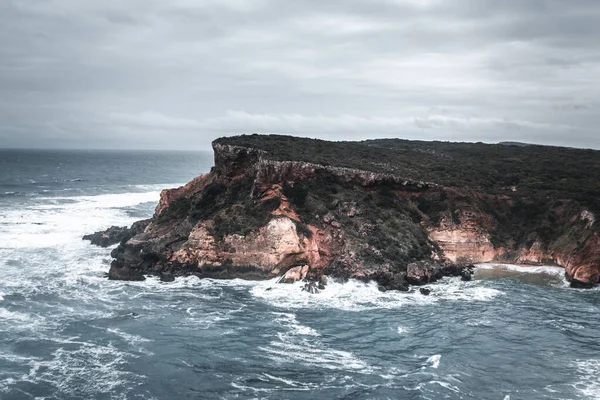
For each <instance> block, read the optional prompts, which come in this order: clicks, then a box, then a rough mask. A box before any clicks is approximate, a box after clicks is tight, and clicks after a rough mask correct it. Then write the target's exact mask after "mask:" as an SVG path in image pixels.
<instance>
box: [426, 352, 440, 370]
mask: <svg viewBox="0 0 600 400" xmlns="http://www.w3.org/2000/svg"><path fill="white" fill-rule="evenodd" d="M441 359H442V356H441V355H440V354H435V355H433V356H431V357H429V358H428V359H427V362H428V363H429V364H430V366H431V368H436V369H437V368H438V367H439V366H440V360H441Z"/></svg>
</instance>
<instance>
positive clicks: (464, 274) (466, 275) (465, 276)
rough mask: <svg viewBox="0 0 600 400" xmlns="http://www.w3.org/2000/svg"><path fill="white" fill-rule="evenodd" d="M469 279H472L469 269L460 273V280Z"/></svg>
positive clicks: (466, 280) (467, 280)
mask: <svg viewBox="0 0 600 400" xmlns="http://www.w3.org/2000/svg"><path fill="white" fill-rule="evenodd" d="M471 279H473V278H472V272H469V271H463V272H462V273H461V274H460V280H461V281H463V282H469V281H470V280H471Z"/></svg>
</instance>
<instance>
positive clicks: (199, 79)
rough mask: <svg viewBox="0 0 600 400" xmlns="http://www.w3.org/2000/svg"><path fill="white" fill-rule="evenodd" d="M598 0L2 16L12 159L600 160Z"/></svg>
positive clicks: (143, 1)
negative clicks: (579, 155)
mask: <svg viewBox="0 0 600 400" xmlns="http://www.w3.org/2000/svg"><path fill="white" fill-rule="evenodd" d="M599 126H600V2H599V1H598V0H569V1H566V0H526V1H525V0H502V1H500V0H294V1H287V0H169V1H164V0H126V1H124V0H121V1H117V0H85V1H82V0H3V1H0V148H2V147H4V148H10V147H20V148H33V147H35V148H109V149H110V148H127V149H129V148H139V149H199V150H202V149H209V146H210V142H211V141H212V140H214V139H215V138H217V137H220V136H226V135H234V134H242V133H254V132H257V133H282V134H291V135H299V136H308V137H318V138H323V139H328V140H361V139H367V138H378V137H398V138H406V139H422V140H444V141H474V142H476V141H482V142H490V143H493V142H498V141H521V142H529V143H540V144H551V145H562V146H573V147H587V148H596V149H600V131H599V129H598V127H599Z"/></svg>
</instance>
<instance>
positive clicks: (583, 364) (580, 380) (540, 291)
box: [0, 150, 600, 400]
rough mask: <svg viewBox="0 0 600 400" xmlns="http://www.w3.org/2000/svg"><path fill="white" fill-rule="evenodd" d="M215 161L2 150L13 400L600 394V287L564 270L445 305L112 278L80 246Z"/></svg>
mask: <svg viewBox="0 0 600 400" xmlns="http://www.w3.org/2000/svg"><path fill="white" fill-rule="evenodd" d="M211 165H212V155H211V154H210V153H201V152H196V153H191V152H189V153H187V152H185V153H184V152H171V153H169V152H128V151H116V152H108V151H26V150H0V399H2V400H12V399H45V400H69V399H500V400H506V399H513V400H516V399H600V380H599V377H600V341H599V340H598V339H599V332H600V319H599V318H598V316H599V315H600V291H598V290H574V289H570V288H568V285H567V283H566V282H565V280H564V278H563V273H562V270H561V269H560V268H556V267H536V268H526V267H517V266H493V265H485V266H480V267H479V268H478V269H477V271H476V274H475V279H474V280H473V281H471V282H461V281H460V280H458V279H456V278H454V279H452V278H445V279H443V280H442V281H441V282H439V283H436V284H431V285H428V286H427V287H428V288H430V289H431V290H432V293H431V295H430V296H423V295H421V294H420V293H419V291H418V290H414V289H413V290H411V292H409V293H395V292H386V293H381V292H379V291H378V290H377V288H376V286H375V285H374V284H364V283H360V282H355V281H350V282H348V283H346V284H336V283H334V284H331V285H329V286H328V287H327V288H326V289H325V290H324V291H322V292H321V293H319V294H316V295H311V294H308V293H306V292H302V291H301V289H300V284H294V285H276V284H275V282H274V281H263V282H247V281H242V280H229V281H216V280H208V279H205V280H200V279H198V278H195V277H190V278H185V279H184V278H179V279H177V280H176V281H175V282H171V283H161V282H159V281H158V280H157V279H155V278H150V279H148V280H146V281H144V282H116V281H108V280H107V279H106V278H105V273H106V272H107V271H108V268H109V264H110V251H111V249H102V248H99V247H95V246H92V245H90V244H89V243H88V242H85V241H83V240H81V237H82V236H83V235H84V234H88V233H93V232H95V231H97V230H100V229H104V228H107V227H109V226H111V225H120V226H124V225H129V224H131V223H133V222H134V221H136V220H139V219H143V218H147V217H150V216H151V215H152V213H153V210H154V207H155V206H156V203H157V202H158V199H159V193H160V190H161V189H163V188H169V187H176V186H179V185H181V184H183V183H185V182H187V181H188V180H190V179H191V178H193V177H195V176H197V175H199V174H200V173H204V172H208V171H209V170H210V167H211ZM268 289H269V290H268Z"/></svg>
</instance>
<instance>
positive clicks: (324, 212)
mask: <svg viewBox="0 0 600 400" xmlns="http://www.w3.org/2000/svg"><path fill="white" fill-rule="evenodd" d="M287 141H290V142H291V143H292V144H294V145H298V144H300V145H301V147H298V149H301V150H298V152H299V155H297V154H296V153H291V151H292V149H291V148H289V147H285V144H286V143H287ZM389 143H392V142H387V141H384V142H382V143H379V142H365V143H362V144H360V145H358V144H356V145H355V144H343V143H342V144H338V143H330V142H323V141H311V140H309V139H297V138H286V137H281V136H250V137H247V136H242V137H237V138H228V139H220V140H217V141H215V142H214V143H213V148H214V152H215V166H214V168H213V169H212V170H211V172H210V173H208V174H205V175H201V176H199V177H198V178H196V179H194V180H192V181H191V182H190V183H188V184H187V185H185V186H182V187H180V188H177V189H169V190H165V191H163V192H162V194H161V198H160V202H159V205H158V206H157V208H156V211H155V215H154V217H153V218H152V219H151V220H150V221H149V223H144V225H143V229H139V227H138V229H136V230H135V232H134V234H131V233H132V231H129V232H127V234H126V235H125V234H124V233H123V232H122V231H121V230H116V229H113V228H111V229H113V231H114V234H113V233H111V232H113V231H111V232H108V233H104V234H101V235H100V236H101V238H104V237H105V236H106V237H107V238H111V239H112V240H109V242H110V241H114V240H116V239H117V238H120V239H119V242H120V245H119V246H118V248H116V249H115V250H114V251H113V253H112V255H113V257H114V258H115V260H114V261H113V263H112V266H111V271H110V273H109V276H110V277H111V279H135V278H140V277H143V275H144V274H150V275H157V276H161V277H164V279H163V280H165V281H168V280H171V278H173V277H175V276H180V275H196V276H199V277H213V278H234V277H241V278H245V279H268V278H271V277H276V276H280V277H282V278H281V282H286V283H292V282H296V281H298V280H306V281H307V282H308V284H307V285H308V286H306V287H305V290H307V291H310V292H311V293H316V292H318V291H319V290H322V289H320V288H321V287H323V286H324V284H323V283H322V282H323V278H322V277H323V276H329V277H331V278H334V279H348V278H356V279H361V280H375V281H377V282H378V284H379V287H380V289H381V290H408V286H409V284H412V285H423V284H426V283H431V282H435V281H436V280H438V279H440V278H441V277H443V276H455V277H459V278H460V279H463V280H470V278H471V273H472V268H471V267H470V265H471V264H472V263H478V262H492V261H493V262H513V263H527V264H548V263H552V264H556V265H560V266H563V267H564V268H565V272H566V274H567V276H568V277H569V279H570V280H571V281H572V282H573V286H577V287H585V286H592V285H594V284H596V283H597V282H598V280H599V279H600V253H599V251H600V239H599V238H598V223H597V221H596V218H595V215H596V214H595V213H596V212H597V211H596V210H595V209H593V208H591V209H590V207H591V206H594V204H595V203H593V202H591V203H589V205H588V204H587V203H586V202H585V197H582V199H583V200H581V199H580V198H579V197H578V193H579V192H571V191H566V190H563V191H561V192H551V191H548V190H546V191H535V190H533V189H531V187H529V186H527V187H517V186H515V185H511V186H510V187H509V188H508V189H505V188H504V187H503V186H501V185H499V184H498V185H496V186H493V185H492V186H490V187H489V188H488V189H485V188H484V187H482V185H481V184H477V185H476V184H474V183H470V181H471V180H473V179H474V178H471V177H469V176H467V178H464V179H465V181H464V182H460V181H459V184H457V183H456V182H453V181H451V179H458V178H454V177H455V176H458V177H459V178H460V177H462V175H456V174H455V170H459V168H458V167H455V165H454V163H456V162H457V161H456V157H455V156H451V155H447V154H444V153H443V152H437V150H430V149H427V150H426V151H425V150H423V149H421V150H419V154H418V155H417V156H414V157H413V156H412V155H411V154H412V153H402V152H401V153H398V154H400V155H398V154H396V153H394V152H395V151H400V150H398V149H397V148H394V146H391V147H390V145H389ZM394 143H395V142H394ZM400 143H401V144H402V146H407V145H406V142H404V141H400ZM423 143H425V142H422V143H421V142H415V144H414V146H415V148H419V146H421V147H422V146H425V145H424V144H423ZM384 144H385V146H386V147H385V148H383V145H384ZM282 146H283V147H282ZM344 146H350V150H347V149H346V148H345V147H344ZM438 146H441V147H442V148H444V147H443V146H442V145H438ZM464 146H466V147H465V149H469V147H468V146H477V145H467V144H464ZM500 147H502V149H500V150H497V151H498V152H500V153H501V155H502V156H503V157H504V154H505V152H506V151H507V149H508V148H506V147H505V146H500ZM406 148H408V149H409V150H410V147H406ZM340 149H341V150H340ZM449 149H453V148H452V147H449ZM461 149H462V148H461ZM401 150H402V151H405V147H402V148H401ZM508 150H510V149H508ZM327 151H329V152H331V158H329V157H327V154H326V153H327ZM453 151H454V150H453ZM461 151H466V150H464V149H463V150H461ZM494 151H496V150H494ZM514 151H536V148H535V146H532V147H528V148H523V149H521V148H519V149H518V150H514ZM344 152H346V153H347V154H348V155H347V159H340V157H338V156H336V155H335V154H346V153H344ZM385 152H388V153H385ZM334 153H335V154H334ZM384 154H391V155H393V157H395V158H394V159H395V160H396V161H397V162H389V163H387V164H386V163H385V160H386V159H385V157H383V156H382V155H384ZM452 154H454V153H452ZM465 154H469V153H465ZM428 157H429V158H428ZM453 157H454V158H453ZM288 158H289V159H288ZM323 160H330V161H329V162H325V161H323ZM398 160H400V161H398ZM474 160H477V159H474ZM402 161H406V162H405V164H402ZM492 161H493V160H492ZM409 162H410V163H412V164H410V163H409ZM473 162H475V161H473ZM417 163H420V164H418V166H419V168H414V167H410V166H407V165H408V164H410V165H417ZM430 164H432V165H433V166H432V167H430V166H429V165H430ZM363 165H364V169H361V168H357V167H358V166H363ZM440 165H441V166H440ZM474 165H476V164H474ZM521 168H523V167H521ZM532 168H533V167H532ZM464 169H465V167H464V166H461V167H460V171H463V170H464ZM436 171H437V172H436ZM440 171H443V172H440ZM472 171H473V174H477V173H479V172H478V171H479V170H477V169H476V168H475V167H473V168H472ZM403 173H404V174H403ZM486 173H487V175H485V176H486V179H496V180H498V181H500V178H496V177H495V176H494V175H493V174H492V173H490V172H486ZM473 176H476V175H473ZM436 177H439V179H438V180H437V181H436V180H435V179H432V178H436ZM449 177H450V178H449ZM461 179H462V178H461ZM515 179H516V178H515ZM486 182H487V181H486ZM484 183H485V182H484ZM485 184H487V183H485ZM561 184H562V183H561ZM109 231H110V230H109ZM121 233H123V236H122V235H121ZM107 240H108V239H107ZM96 242H98V243H100V242H101V240H96Z"/></svg>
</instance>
